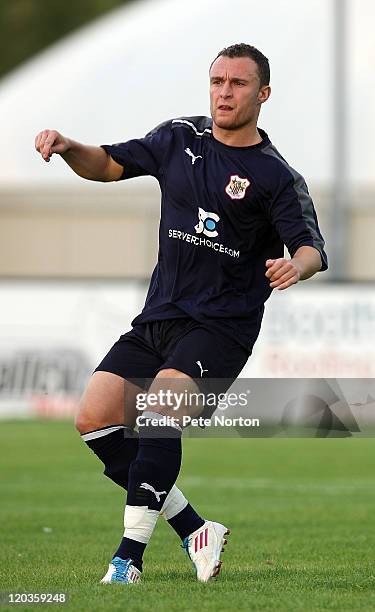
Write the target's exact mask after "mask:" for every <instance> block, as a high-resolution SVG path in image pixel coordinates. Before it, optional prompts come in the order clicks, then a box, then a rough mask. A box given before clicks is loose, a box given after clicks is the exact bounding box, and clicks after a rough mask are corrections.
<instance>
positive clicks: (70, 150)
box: [35, 130, 124, 182]
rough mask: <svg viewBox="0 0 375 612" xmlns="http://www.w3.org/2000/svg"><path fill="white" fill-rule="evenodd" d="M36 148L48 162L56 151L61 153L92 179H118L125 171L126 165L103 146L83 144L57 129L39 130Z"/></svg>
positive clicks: (67, 161)
mask: <svg viewBox="0 0 375 612" xmlns="http://www.w3.org/2000/svg"><path fill="white" fill-rule="evenodd" d="M35 148H36V150H37V151H38V153H40V154H41V156H42V157H43V159H44V161H46V162H49V161H50V159H51V156H52V155H53V154H54V153H57V154H58V155H61V157H62V158H63V159H64V161H65V162H66V163H67V164H68V165H69V166H70V167H71V168H72V170H74V172H75V173H76V174H78V176H81V177H82V178H85V179H88V180H90V181H102V182H109V181H117V180H118V179H119V178H120V177H121V175H122V174H123V172H124V167H123V166H122V165H120V164H118V163H117V162H115V160H114V159H113V158H112V157H111V156H110V155H109V154H108V153H107V152H106V151H105V150H104V149H103V148H102V147H95V146H90V145H84V144H81V143H80V142H76V141H74V140H72V139H71V138H66V137H65V136H63V135H62V134H60V133H59V132H56V130H43V131H42V132H39V134H38V135H37V136H36V138H35Z"/></svg>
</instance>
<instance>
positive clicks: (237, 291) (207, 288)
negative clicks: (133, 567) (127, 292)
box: [103, 117, 327, 350]
mask: <svg viewBox="0 0 375 612" xmlns="http://www.w3.org/2000/svg"><path fill="white" fill-rule="evenodd" d="M259 133H260V135H261V137H262V142H261V143H259V144H256V145H253V146H249V147H232V146H227V145H225V144H223V143H221V142H219V141H217V140H215V138H214V137H213V135H212V120H211V119H209V118H207V117H187V118H180V119H173V120H170V121H166V122H165V123H163V124H162V125H160V126H158V127H157V128H155V129H154V130H153V131H152V132H150V133H149V134H147V136H146V137H145V138H141V139H135V140H130V141H128V142H124V143H119V144H114V145H103V148H104V149H105V150H106V151H107V153H109V154H110V155H111V156H112V158H113V159H114V160H115V161H116V162H117V163H119V164H121V165H122V166H123V167H124V171H123V174H122V176H121V179H128V178H132V177H136V176H144V175H151V176H154V177H155V178H156V179H157V180H158V181H159V184H160V189H161V197H162V200H161V219H160V228H159V256H158V262H157V265H156V267H155V269H154V272H153V274H152V278H151V282H150V287H149V291H148V294H147V298H146V302H145V306H144V308H143V311H142V313H141V314H140V315H139V316H138V317H136V319H134V321H133V325H134V324H136V323H141V322H146V321H154V320H159V319H166V318H175V317H183V316H186V315H189V316H191V317H192V318H194V319H196V320H197V321H201V322H204V323H205V324H206V325H211V326H216V328H217V329H220V330H221V331H223V332H224V333H226V332H227V333H229V334H231V335H232V337H233V334H234V335H235V337H236V339H237V340H238V341H239V342H240V343H241V344H243V346H246V347H247V348H248V349H250V350H251V347H252V344H253V343H254V341H255V338H254V334H256V335H257V333H258V331H259V326H260V321H261V318H262V314H263V309H264V302H265V301H266V300H267V298H268V297H269V295H270V293H271V291H272V289H271V288H270V286H269V280H268V279H267V278H266V277H265V272H266V267H265V262H266V260H267V259H276V258H278V257H283V254H284V244H285V245H286V247H287V248H288V251H289V253H290V255H291V256H293V255H294V253H295V252H296V250H297V249H298V248H299V247H301V246H303V245H307V246H311V247H314V248H316V249H317V250H318V251H319V253H320V255H321V259H322V270H326V269H327V257H326V254H325V252H324V240H323V238H322V235H321V233H320V231H319V227H318V221H317V218H316V214H315V210H314V206H313V203H312V200H311V198H310V196H309V193H308V190H307V186H306V183H305V181H304V179H303V178H302V176H301V175H299V174H298V173H297V172H296V171H295V170H293V169H292V168H291V167H290V166H289V165H288V164H287V162H286V161H285V160H284V159H283V158H282V157H281V155H280V154H279V153H278V151H277V150H276V149H275V147H274V146H273V145H272V143H271V142H270V140H269V138H268V136H267V134H266V133H265V132H264V131H263V130H260V129H259ZM255 337H256V336H255Z"/></svg>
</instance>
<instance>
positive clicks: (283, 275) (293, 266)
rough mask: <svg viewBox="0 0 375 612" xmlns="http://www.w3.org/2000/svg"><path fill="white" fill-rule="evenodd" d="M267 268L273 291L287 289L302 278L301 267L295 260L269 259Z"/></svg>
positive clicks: (267, 275)
mask: <svg viewBox="0 0 375 612" xmlns="http://www.w3.org/2000/svg"><path fill="white" fill-rule="evenodd" d="M266 268H267V272H266V277H267V278H268V279H269V281H270V287H272V289H287V288H288V287H290V286H291V285H294V284H295V283H298V281H299V280H300V278H301V270H300V267H299V265H298V264H297V262H296V261H295V260H294V259H284V258H283V257H280V258H279V259H267V261H266Z"/></svg>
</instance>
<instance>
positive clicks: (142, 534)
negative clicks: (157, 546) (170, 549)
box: [124, 505, 159, 544]
mask: <svg viewBox="0 0 375 612" xmlns="http://www.w3.org/2000/svg"><path fill="white" fill-rule="evenodd" d="M158 516H159V512H158V511H157V510H150V509H149V508H148V507H147V506H128V505H126V506H125V512H124V527H125V531H124V538H130V539H131V540H136V541H137V542H142V543H143V544H147V543H148V541H149V539H150V538H151V536H152V532H153V531H154V527H155V525H156V521H157V520H158Z"/></svg>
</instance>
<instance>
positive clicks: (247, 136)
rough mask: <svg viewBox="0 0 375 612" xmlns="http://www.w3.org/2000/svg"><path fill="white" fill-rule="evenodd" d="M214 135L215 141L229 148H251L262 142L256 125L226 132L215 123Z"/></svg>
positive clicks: (213, 127)
mask: <svg viewBox="0 0 375 612" xmlns="http://www.w3.org/2000/svg"><path fill="white" fill-rule="evenodd" d="M212 135H213V137H214V138H215V140H218V141H219V142H222V143H223V144H225V145H228V146H229V147H251V146H252V145H256V144H259V143H260V142H262V137H261V135H260V134H259V132H258V129H257V125H256V123H253V124H251V125H248V126H246V127H244V128H241V129H239V130H225V129H223V128H220V127H219V126H217V125H216V123H213V125H212Z"/></svg>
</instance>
